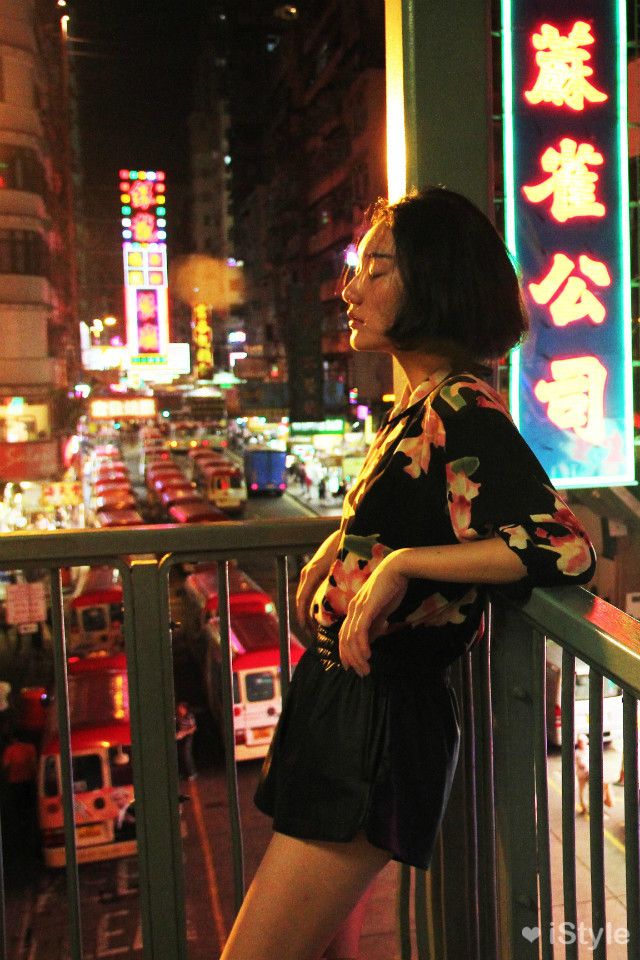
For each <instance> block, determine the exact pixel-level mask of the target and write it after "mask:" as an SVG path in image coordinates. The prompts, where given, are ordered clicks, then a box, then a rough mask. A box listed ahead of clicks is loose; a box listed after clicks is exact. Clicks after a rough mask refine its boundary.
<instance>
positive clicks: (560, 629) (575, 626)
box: [518, 587, 640, 697]
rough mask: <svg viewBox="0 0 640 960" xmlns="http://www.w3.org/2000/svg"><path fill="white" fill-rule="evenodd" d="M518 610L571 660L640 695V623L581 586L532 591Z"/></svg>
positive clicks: (634, 694) (636, 695)
mask: <svg viewBox="0 0 640 960" xmlns="http://www.w3.org/2000/svg"><path fill="white" fill-rule="evenodd" d="M518 610H519V612H520V613H521V614H522V616H524V617H525V619H526V620H528V621H529V623H530V624H531V625H532V626H534V627H535V628H536V629H537V630H538V631H539V632H540V633H543V634H545V635H546V636H548V637H549V638H550V639H553V640H555V641H556V642H557V643H559V644H560V646H562V647H564V648H566V649H567V650H569V652H570V653H571V654H573V656H576V657H578V658H579V659H580V660H584V662H585V663H588V664H589V666H591V667H594V668H595V669H596V670H597V671H599V672H601V673H602V674H603V675H604V676H607V677H610V678H611V679H612V680H614V681H615V682H616V683H617V684H618V685H619V686H621V687H623V688H624V689H625V690H627V691H628V692H629V693H631V694H633V696H635V697H638V696H640V622H639V621H638V620H635V619H634V618H633V617H631V616H629V614H627V613H624V611H623V610H619V609H618V608H617V607H614V606H613V605H612V604H610V603H608V602H607V601H606V600H602V599H601V598H600V597H596V596H594V595H593V594H592V593H590V592H589V591H588V590H585V589H584V588H582V587H570V588H567V587H555V588H547V589H540V588H538V589H536V590H534V591H533V592H532V594H531V598H530V599H529V601H528V602H527V603H526V604H525V605H524V606H520V605H519V606H518Z"/></svg>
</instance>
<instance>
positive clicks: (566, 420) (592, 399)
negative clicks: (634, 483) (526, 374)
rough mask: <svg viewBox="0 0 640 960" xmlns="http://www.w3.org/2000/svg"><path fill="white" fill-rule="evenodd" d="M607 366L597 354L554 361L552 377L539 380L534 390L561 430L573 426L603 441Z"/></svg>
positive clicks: (587, 436) (588, 438) (587, 438)
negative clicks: (595, 355)
mask: <svg viewBox="0 0 640 960" xmlns="http://www.w3.org/2000/svg"><path fill="white" fill-rule="evenodd" d="M606 380H607V369H606V367H604V366H603V365H602V363H600V361H599V360H598V358H597V357H570V358H569V359H567V360H552V361H551V380H538V382H537V383H536V385H535V387H534V393H535V395H536V397H537V398H538V400H539V401H540V402H541V403H546V404H548V406H547V416H548V418H549V420H551V422H552V423H554V424H555V425H556V427H559V428H560V429H561V430H573V431H574V432H575V434H576V436H578V437H580V439H582V440H585V441H586V442H587V443H591V444H596V445H597V444H601V443H604V439H605V430H604V385H605V383H606Z"/></svg>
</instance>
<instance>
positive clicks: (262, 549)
mask: <svg viewBox="0 0 640 960" xmlns="http://www.w3.org/2000/svg"><path fill="white" fill-rule="evenodd" d="M337 524H338V518H337V517H329V518H296V519H283V520H254V521H244V522H238V521H233V522H228V523H220V524H211V525H198V526H191V527H181V526H176V525H162V526H146V527H138V528H129V529H126V530H65V531H52V532H28V533H14V534H5V535H4V536H3V537H0V569H8V570H13V569H17V570H20V569H23V570H24V569H28V568H45V569H50V570H51V571H52V583H54V585H55V581H56V579H57V580H58V582H59V577H60V574H59V573H57V572H56V570H57V568H59V567H65V566H78V565H81V564H85V563H89V564H98V563H110V562H112V563H113V565H114V566H119V567H120V569H121V571H122V573H123V586H124V593H125V608H126V609H127V616H126V617H125V637H126V645H127V654H128V660H129V674H130V695H131V703H132V732H133V735H134V740H135V743H136V744H140V745H141V747H140V750H139V751H138V754H137V755H134V779H135V789H136V795H137V796H140V797H141V798H143V797H144V798H145V799H146V801H147V802H146V804H142V805H141V810H140V818H139V820H140V822H139V857H140V861H139V862H140V873H141V905H142V916H143V927H144V930H143V942H144V954H145V957H147V958H149V960H151V958H153V960H169V958H170V960H176V958H178V960H179V958H184V956H185V953H184V949H185V947H184V942H183V940H184V936H183V934H184V916H183V910H182V909H178V906H179V905H180V904H182V905H183V898H184V891H183V881H182V867H181V858H180V857H181V855H180V842H179V837H178V834H177V833H176V829H177V824H178V817H177V797H176V796H175V795H174V794H175V790H174V778H175V771H174V769H173V768H174V766H175V743H174V732H173V727H172V723H173V720H172V714H171V709H172V705H171V702H170V701H171V689H170V688H171V683H170V673H171V664H170V650H171V643H170V636H169V624H168V618H167V617H166V615H165V611H166V610H167V608H168V596H167V584H168V579H167V574H168V570H167V568H168V567H170V566H171V565H172V564H173V563H177V562H180V561H192V562H202V561H214V560H215V561H225V560H230V559H237V560H238V562H239V564H240V566H242V558H243V556H247V554H253V553H262V554H264V553H267V554H270V555H271V556H272V557H273V558H274V559H275V558H279V559H278V560H277V563H278V569H279V583H278V591H279V597H278V599H279V603H278V607H279V610H280V613H281V615H283V614H284V615H285V617H286V613H285V608H286V603H287V600H286V592H285V588H286V581H287V577H286V560H284V559H283V558H284V557H285V556H286V555H292V554H293V555H296V556H300V555H302V554H304V553H307V552H309V550H310V549H313V548H314V546H315V545H316V544H318V543H319V542H320V541H322V540H323V539H324V538H326V537H327V536H328V535H329V534H330V533H332V532H333V531H334V530H335V529H336V527H337ZM219 567H220V568H222V569H224V567H225V565H224V563H222V564H219ZM281 579H282V580H283V582H282V583H280V580H281ZM492 593H493V594H494V596H493V599H494V604H493V605H494V607H495V612H496V614H499V615H500V620H502V621H503V623H502V626H501V627H500V629H499V631H498V633H497V634H496V636H495V638H494V640H495V641H499V642H496V643H495V644H494V642H492V643H491V645H489V644H488V642H487V641H485V644H486V645H485V650H486V651H487V652H488V651H489V646H491V648H493V649H494V651H495V653H496V657H495V661H494V662H495V663H498V662H499V661H501V665H500V668H499V675H496V677H494V680H495V681H496V686H495V694H496V702H495V703H494V705H493V707H492V697H491V693H490V692H489V695H488V699H487V694H486V691H484V692H480V689H479V688H478V693H479V695H478V698H477V703H476V704H475V706H476V707H477V708H478V713H477V714H476V712H475V707H474V703H472V702H470V703H469V705H468V708H469V710H470V714H469V716H470V718H471V719H470V723H471V724H472V725H473V726H474V727H476V725H477V724H479V725H478V727H477V731H475V732H473V734H472V735H471V736H470V737H468V738H467V740H468V745H467V749H470V750H471V749H472V748H473V739H474V738H475V737H476V736H477V735H478V734H479V736H480V740H479V741H478V743H477V744H476V746H477V747H481V748H482V750H481V753H482V756H480V757H479V759H478V758H476V761H475V762H476V763H479V764H480V769H485V768H486V769H487V770H491V769H492V767H491V750H492V749H493V747H494V746H495V745H492V743H491V742H489V741H488V742H487V743H484V741H483V739H482V738H483V737H484V736H485V734H486V732H487V731H490V730H491V723H492V717H494V718H497V723H498V729H499V736H498V741H497V748H498V749H497V754H496V760H497V764H498V766H499V768H500V774H499V776H497V777H496V782H498V783H500V784H501V796H500V797H499V798H498V800H499V803H498V805H497V807H496V810H497V820H496V823H497V835H498V837H499V842H498V844H497V846H498V848H499V849H501V851H502V854H501V857H502V858H503V859H504V856H505V854H506V853H508V854H509V857H508V858H507V859H504V862H503V859H500V861H499V870H498V875H499V879H500V884H501V887H500V891H501V892H500V894H499V896H497V897H494V898H493V899H492V896H491V895H489V894H490V891H489V886H488V885H487V884H484V880H483V881H482V883H479V885H478V890H479V892H480V900H481V902H480V903H479V904H478V907H479V909H478V910H477V913H478V916H480V917H481V918H483V917H484V918H485V919H484V920H483V921H482V922H481V924H480V931H481V937H480V939H481V941H482V944H483V947H482V949H484V951H485V953H484V955H487V956H488V955H489V953H488V951H490V950H491V947H490V944H491V943H494V942H495V943H496V944H497V949H499V950H500V951H502V953H501V956H504V957H505V958H506V957H509V958H513V960H519V958H520V957H521V956H522V957H523V956H524V955H525V952H524V951H525V948H526V947H528V944H526V943H525V942H523V943H520V941H521V940H522V937H521V936H520V935H519V930H520V929H521V928H522V926H523V925H525V926H526V925H527V924H529V925H531V924H532V923H534V922H535V917H536V916H537V913H536V906H535V905H536V903H537V895H536V893H535V891H536V889H537V888H536V882H537V881H536V866H535V860H536V855H535V833H533V832H532V830H531V829H529V833H527V835H526V839H527V842H526V843H525V842H524V833H523V831H522V829H521V824H520V822H519V823H518V825H517V829H516V825H514V824H510V823H509V818H510V817H511V815H512V809H511V807H510V799H509V797H510V792H509V791H510V790H514V789H515V790H521V791H522V794H523V796H524V795H525V794H526V796H527V797H528V798H529V799H530V797H531V796H533V791H534V790H538V791H540V790H541V787H540V782H541V777H542V773H541V764H540V758H539V757H538V759H537V760H534V756H533V751H532V748H531V745H530V744H529V745H528V746H527V747H526V749H525V750H523V749H522V748H521V744H522V743H524V742H525V741H526V742H527V743H528V740H529V739H530V735H531V730H532V723H531V716H532V714H531V710H532V705H533V704H534V702H535V699H536V698H537V699H540V689H543V685H542V686H541V682H540V681H541V677H542V676H543V671H544V643H543V638H544V637H545V636H546V637H549V638H551V639H553V640H555V641H557V642H558V643H560V644H561V646H563V647H564V648H565V649H566V650H567V651H568V653H569V654H570V655H571V656H575V657H579V658H580V659H581V660H584V661H585V662H587V663H588V664H589V665H590V666H592V667H594V669H595V672H596V673H598V674H601V675H603V676H606V677H610V678H611V679H613V680H614V681H615V682H616V683H617V684H619V685H620V686H621V687H622V688H623V689H624V690H625V691H626V692H627V693H629V694H631V695H632V696H633V697H638V696H640V622H638V621H636V620H634V619H633V618H632V617H630V616H628V615H627V614H625V613H623V612H622V611H620V610H617V609H616V608H614V607H613V606H612V605H611V604H609V603H607V602H605V601H603V600H601V599H600V598H598V597H595V596H593V595H592V594H591V593H589V592H588V591H587V590H584V589H582V588H577V587H575V588H556V589H536V590H534V591H533V592H532V595H531V597H530V599H529V600H528V602H527V603H525V604H514V603H512V602H511V601H510V600H509V599H508V598H507V597H506V594H503V593H501V591H500V590H499V588H496V589H495V591H492ZM53 594H54V596H53V599H54V601H55V600H56V596H57V602H58V607H60V609H59V610H58V616H57V620H58V621H60V623H59V624H58V629H56V630H54V640H55V642H56V643H57V642H58V641H57V639H56V637H57V636H58V635H60V634H61V628H62V599H61V593H60V590H59V589H57V591H53ZM149 598H151V599H152V600H153V603H151V604H150V603H149V602H148V601H149ZM225 606H226V605H225ZM503 613H504V615H506V620H505V616H503ZM227 626H228V624H227ZM283 634H284V635H285V636H286V630H285V631H283ZM226 639H227V640H228V636H227V638H226ZM518 651H519V652H518ZM58 652H59V653H61V652H62V648H61V649H60V651H58ZM532 655H533V659H532ZM518 658H519V659H518ZM58 659H60V657H59V658H58ZM465 662H467V661H466V660H465ZM532 662H533V663H534V664H535V667H534V669H533V671H532V670H531V663H532ZM227 666H228V665H227ZM56 672H57V673H59V674H60V673H61V672H62V671H61V669H60V668H58V669H57V671H56ZM227 672H229V671H227ZM532 677H534V678H535V679H536V683H535V684H533V686H532V685H531V678H532ZM518 678H519V679H518ZM228 679H229V680H230V675H229V678H228ZM595 683H596V681H595V680H594V690H596V687H595ZM600 683H601V681H600ZM469 689H470V687H469ZM596 692H597V690H596ZM485 701H486V702H485ZM474 702H475V697H474ZM142 704H144V710H142V709H141V706H142ZM227 707H228V710H227V712H229V711H230V709H231V707H230V704H227ZM494 708H495V709H494ZM536 709H537V708H536ZM536 717H537V719H536V721H535V726H536V729H537V735H538V740H539V741H540V742H542V741H543V739H544V733H543V727H542V724H543V713H541V712H540V710H539V709H537V714H536ZM479 718H480V719H482V718H484V722H483V723H479ZM634 718H635V713H634ZM627 725H628V726H629V729H631V726H630V724H627ZM516 731H518V733H517V737H516ZM541 731H542V732H541ZM467 732H469V731H467ZM514 738H515V740H514ZM518 738H520V739H518ZM489 740H491V737H489ZM507 741H508V742H507ZM516 741H517V742H516ZM569 749H572V748H571V747H567V751H568V750H569ZM600 749H601V748H600ZM636 749H637V747H636ZM485 750H486V756H485V755H484V751H485ZM538 753H540V750H539V751H538ZM514 756H516V757H518V756H519V763H520V766H518V768H517V771H515V772H514V770H513V769H511V766H512V764H513V759H514ZM625 756H631V754H630V753H627V752H625ZM471 763H472V765H473V763H474V761H473V760H472V761H471ZM522 764H524V765H525V766H524V767H523V766H522ZM228 767H229V765H228ZM534 767H536V776H537V778H538V781H540V782H539V783H538V784H537V786H536V785H534V780H533V770H534ZM229 769H230V768H229ZM510 770H511V773H510V777H511V779H510V780H509V771H510ZM518 771H519V772H518ZM595 772H596V771H595V769H594V773H595ZM629 772H630V774H631V776H632V777H633V772H632V771H631V770H630V771H629ZM515 773H518V775H517V776H515ZM521 774H522V776H521ZM489 779H491V780H493V777H490V778H489ZM514 779H515V782H514ZM594 779H595V777H594ZM66 781H67V783H66V786H65V790H66V793H67V794H68V797H69V798H70V797H71V777H70V773H69V771H68V772H67V775H66ZM633 782H634V783H635V781H633ZM509 783H511V787H509ZM632 785H633V784H632ZM480 786H481V787H482V789H481V790H480V795H479V797H478V798H477V802H476V801H474V803H473V806H474V807H475V806H476V805H477V807H478V812H479V815H480V817H481V818H482V817H484V819H485V821H486V822H482V821H477V822H476V834H477V827H478V826H480V827H481V831H480V832H481V836H480V843H479V846H478V851H479V852H480V853H481V854H482V855H483V857H484V859H483V860H482V862H488V861H487V859H486V858H487V856H488V854H489V852H490V850H491V849H493V847H494V845H495V840H494V839H492V838H493V833H492V831H491V830H489V829H488V815H489V813H491V814H492V811H493V802H494V801H493V799H492V797H491V795H490V791H489V792H487V790H486V787H487V784H481V785H480ZM465 789H467V788H466V787H465ZM594 797H597V794H595V793H594ZM69 802H70V801H69ZM451 806H452V807H454V806H455V804H451ZM541 806H542V792H540V798H539V801H538V810H539V811H540V809H541ZM464 809H467V810H468V809H469V804H468V803H466V805H465V806H464V807H462V808H461V809H460V810H457V811H455V813H456V816H457V821H456V822H457V827H456V829H457V831H458V833H459V830H460V827H459V824H460V823H461V822H463V821H464V816H465V815H464ZM532 809H533V808H532ZM452 812H454V811H453V810H452ZM530 813H531V811H530ZM474 816H475V814H474ZM531 816H533V814H531ZM505 818H506V819H505ZM68 819H69V820H70V817H68ZM631 827H633V823H631ZM513 829H515V830H516V834H517V835H514V836H512V835H511V831H512V830H513ZM476 834H474V832H473V831H470V832H469V837H470V838H471V842H472V845H473V843H475V842H476V841H473V836H476ZM151 838H153V839H151ZM505 844H506V845H507V846H506V847H505ZM476 845H477V844H476ZM543 852H544V851H543ZM467 855H469V854H467ZM69 862H71V861H69ZM541 862H543V861H541ZM635 862H636V861H635V860H633V861H631V860H630V861H629V863H631V866H632V867H633V864H634V863H635ZM456 863H458V864H459V858H458V859H457V860H456ZM455 870H458V867H457V866H456V868H455ZM485 872H486V871H485ZM494 872H495V871H494ZM483 877H484V873H483ZM505 877H506V878H507V882H506V884H505ZM168 878H171V883H169V884H168ZM453 879H454V880H455V883H454V886H455V889H456V897H455V900H456V903H458V904H459V906H458V907H456V909H452V907H451V904H450V903H449V902H448V900H447V908H446V911H445V914H446V917H443V918H442V920H441V921H440V920H438V919H437V918H435V917H434V916H433V915H432V917H431V921H430V927H433V929H434V931H435V930H438V931H440V933H442V934H443V933H444V932H445V931H446V932H447V934H448V933H450V932H451V930H452V929H453V927H454V926H455V928H456V929H457V928H458V927H460V929H462V925H468V924H469V923H470V917H471V914H472V913H473V912H474V911H473V908H472V907H471V906H460V896H459V891H460V874H459V872H458V873H457V874H456V876H455V877H454V878H453ZM444 880H445V883H444V886H443V888H442V889H443V890H445V889H448V886H447V883H449V884H450V883H451V880H447V878H446V877H445V878H444ZM438 882H442V878H440V880H438V871H437V870H435V871H432V873H431V874H430V880H429V883H430V884H433V883H435V884H436V887H437V883H438ZM74 884H75V886H74ZM483 884H484V886H483ZM423 886H424V885H423V884H422V885H418V884H417V881H416V890H418V894H416V895H417V896H419V898H421V910H422V913H424V902H423V901H424V897H425V894H424V890H423ZM485 887H486V889H485ZM70 889H77V875H76V878H75V881H73V882H72V883H71V887H70ZM434 889H435V888H434ZM438 889H439V888H438ZM420 891H422V892H420ZM522 891H529V894H530V897H529V899H530V901H531V902H530V903H529V900H527V902H526V904H525V901H524V900H523V896H524V894H523V892H522ZM506 892H508V895H509V908H508V910H507V912H506V913H505V914H504V916H506V917H507V920H506V921H505V919H504V917H503V916H502V915H501V918H500V922H499V929H498V928H497V927H496V929H495V931H492V930H489V929H488V926H489V923H488V921H487V920H486V918H487V917H489V918H490V917H491V916H493V913H492V911H493V908H494V907H495V906H496V904H498V903H502V902H503V900H505V894H506ZM443 896H444V894H443ZM634 897H635V899H634ZM159 898H160V899H159ZM162 898H164V900H163V899H162ZM431 899H432V900H434V904H435V907H436V908H437V904H436V903H435V901H438V902H439V899H438V897H435V898H434V897H431ZM525 899H526V897H525ZM548 899H549V891H548V890H547V895H546V901H545V902H547V901H548ZM631 899H632V902H634V903H635V901H636V900H637V899H638V897H637V890H636V893H635V894H634V895H633V896H632V898H631ZM494 900H495V903H494ZM161 902H162V909H160V910H159V909H158V905H159V904H160V903H161ZM473 902H475V901H473ZM471 903H472V900H469V904H471ZM443 904H444V901H443ZM547 906H548V904H547ZM173 907H175V910H174V909H173ZM458 910H462V911H463V913H464V917H461V916H460V915H459V914H458V912H457V911H458ZM465 911H466V912H465ZM547 912H548V910H547ZM420 915H421V916H422V914H420ZM416 916H417V914H416ZM172 918H173V919H172ZM494 926H495V924H494ZM75 927H76V930H75V933H74V938H73V940H74V944H75V946H74V950H73V951H72V954H73V956H74V958H75V957H79V956H80V950H81V947H80V944H81V934H80V923H79V918H78V922H77V923H76V924H75ZM485 927H487V929H485ZM505 936H506V938H507V939H506V941H505ZM634 936H635V937H636V939H635V941H634V942H637V941H638V935H637V934H634ZM479 949H480V948H479ZM419 954H420V956H421V957H422V956H423V954H422V952H421V951H419ZM467 955H469V956H471V953H469V951H467ZM480 955H482V951H481V953H480V954H477V956H480ZM491 955H492V956H493V955H494V953H493V952H492V953H491Z"/></svg>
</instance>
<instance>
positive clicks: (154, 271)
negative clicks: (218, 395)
mask: <svg viewBox="0 0 640 960" xmlns="http://www.w3.org/2000/svg"><path fill="white" fill-rule="evenodd" d="M120 203H121V214H122V219H121V223H122V240H123V244H122V255H123V267H124V283H125V311H126V318H127V348H128V351H129V353H130V354H131V355H133V356H136V355H141V354H143V355H144V354H146V355H149V356H158V357H161V356H165V357H166V354H167V350H168V345H169V298H168V293H167V245H166V242H165V241H166V238H167V233H166V226H167V221H166V189H165V175H164V173H163V172H162V171H161V170H121V171H120Z"/></svg>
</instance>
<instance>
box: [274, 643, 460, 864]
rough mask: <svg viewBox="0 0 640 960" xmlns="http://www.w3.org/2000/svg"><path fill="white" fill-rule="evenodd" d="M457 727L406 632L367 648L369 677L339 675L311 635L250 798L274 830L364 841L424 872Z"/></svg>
mask: <svg viewBox="0 0 640 960" xmlns="http://www.w3.org/2000/svg"><path fill="white" fill-rule="evenodd" d="M459 740H460V727H459V718H458V707H457V703H456V698H455V694H454V692H453V690H452V688H451V686H450V683H449V676H448V672H447V671H446V670H445V671H444V672H443V671H442V670H438V671H434V669H433V667H432V666H430V665H429V663H428V659H427V657H426V656H425V653H424V646H423V645H421V644H420V642H419V641H416V640H413V639H412V638H411V637H410V636H409V637H399V636H395V637H394V638H393V639H391V638H389V640H388V642H387V641H385V642H382V643H381V642H380V641H376V643H375V644H374V646H373V654H372V658H371V673H370V674H369V675H368V676H366V677H359V676H358V675H357V674H356V673H354V671H353V670H344V669H343V667H342V666H341V664H340V660H339V657H338V643H337V631H336V630H333V631H332V630H326V629H324V628H322V627H321V628H320V629H319V631H318V637H317V640H316V642H315V644H314V645H313V646H312V647H311V648H310V649H309V650H307V651H306V653H305V654H304V656H303V657H302V659H301V660H300V663H299V664H298V666H297V667H296V671H295V674H294V676H293V679H292V682H291V686H290V689H289V694H288V697H287V699H286V702H285V704H284V708H283V712H282V716H281V717H280V721H279V723H278V727H277V729H276V733H275V736H274V738H273V742H272V744H271V748H270V750H269V753H268V755H267V757H266V759H265V762H264V766H263V769H262V775H261V778H260V782H259V784H258V789H257V791H256V796H255V801H256V804H257V806H258V808H259V809H260V810H262V811H263V812H264V813H266V814H268V815H269V816H271V817H272V818H273V827H274V829H275V830H277V831H278V832H280V833H284V834H288V835H290V836H293V837H299V838H301V839H305V840H332V841H348V840H352V839H353V838H354V837H355V835H356V834H357V833H359V832H361V831H362V832H364V834H365V835H366V837H367V838H368V840H369V842H370V843H372V844H373V845H374V846H376V847H380V848H381V849H383V850H387V851H388V852H389V854H390V856H391V857H392V858H393V859H395V860H399V861H401V862H402V863H407V864H411V865H413V866H417V867H422V868H425V869H426V868H427V867H428V866H429V863H430V860H431V856H432V853H433V847H434V843H435V839H436V836H437V833H438V829H439V827H440V824H441V822H442V817H443V814H444V810H445V807H446V803H447V800H448V797H449V793H450V790H451V783H452V780H453V775H454V772H455V768H456V763H457V759H458V747H459Z"/></svg>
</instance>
